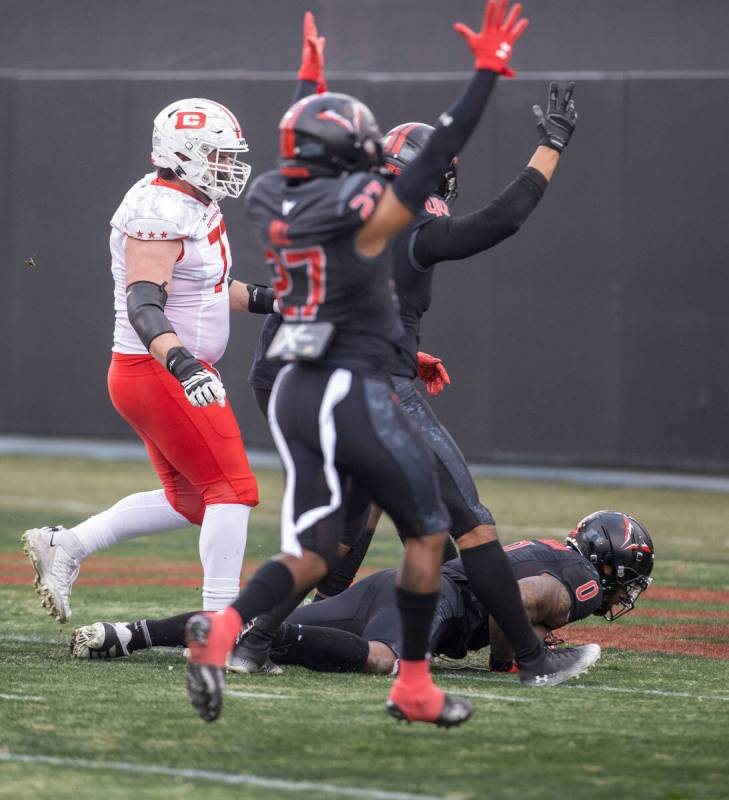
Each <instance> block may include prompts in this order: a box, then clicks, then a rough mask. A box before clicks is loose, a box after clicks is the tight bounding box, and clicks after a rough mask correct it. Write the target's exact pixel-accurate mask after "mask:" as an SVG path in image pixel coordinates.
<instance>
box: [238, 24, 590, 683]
mask: <svg viewBox="0 0 729 800" xmlns="http://www.w3.org/2000/svg"><path fill="white" fill-rule="evenodd" d="M312 24H313V23H312ZM310 35H311V36H312V38H313V41H314V42H319V43H320V44H321V40H320V39H319V37H318V35H317V33H316V30H315V29H313V30H312V31H311V34H310ZM321 49H322V48H321V47H320V48H319V49H318V50H317V49H315V48H314V47H312V48H311V57H310V59H309V61H310V62H314V65H315V67H318V70H317V69H316V68H314V69H312V71H311V72H307V73H306V74H308V75H309V76H310V77H311V80H312V84H311V85H312V89H311V90H312V91H313V90H314V88H315V87H316V86H317V85H318V84H321V83H323V82H324V76H323V68H322V61H321ZM304 52H305V54H306V49H305V51H304ZM317 54H318V55H319V56H320V58H319V60H318V61H317V59H316V56H317ZM303 67H304V64H303V63H302V69H303ZM572 91H573V84H570V86H569V87H568V88H567V90H566V92H565V93H564V96H563V97H562V98H560V96H559V90H558V87H557V85H556V84H552V85H551V86H550V95H549V105H548V108H547V113H546V115H545V114H544V113H543V112H542V111H541V110H540V109H539V108H538V107H536V113H537V119H538V130H539V144H538V146H537V148H536V150H535V152H534V154H533V155H532V157H531V159H530V161H529V164H528V165H527V166H526V168H525V169H524V170H523V171H522V173H521V174H520V175H518V176H517V177H516V179H515V180H514V181H512V182H511V183H510V184H509V185H508V186H507V187H506V188H505V189H504V190H503V191H502V192H501V193H500V194H499V196H498V197H497V198H496V199H495V200H493V201H492V202H490V203H489V204H488V205H486V206H484V207H483V208H482V209H480V210H478V211H474V212H472V213H470V214H466V215H463V216H458V217H452V216H451V211H450V204H451V203H452V202H453V200H454V199H455V196H456V194H457V174H456V173H457V164H456V160H455V159H454V160H452V161H451V162H449V163H448V164H447V165H446V167H445V169H444V170H443V172H442V173H441V175H439V180H438V183H437V184H436V185H435V186H434V187H433V190H434V191H433V192H432V193H431V194H430V195H429V196H428V197H427V198H426V200H425V202H424V204H423V205H422V206H421V207H420V208H419V209H418V214H417V215H416V217H415V219H413V220H412V222H411V223H410V224H409V225H408V226H406V227H405V229H404V230H402V231H401V232H400V233H399V234H398V235H397V237H396V238H395V240H394V243H393V274H394V280H395V288H396V291H397V294H398V299H399V316H400V321H401V323H402V325H403V328H404V331H405V336H404V337H403V339H402V340H401V341H400V342H399V348H398V352H397V355H396V357H395V358H394V359H393V361H392V367H391V380H392V383H393V385H394V388H395V391H396V393H397V396H398V399H399V406H400V408H401V409H402V410H403V411H405V413H406V414H407V415H408V417H409V418H410V420H411V421H412V422H413V423H414V424H415V426H416V428H417V430H418V432H419V433H420V434H421V436H422V439H423V441H424V442H425V444H426V446H427V447H428V449H429V450H430V451H431V453H432V454H433V456H434V458H435V464H436V476H437V480H438V485H439V489H440V493H441V496H442V498H443V502H444V504H445V506H446V508H447V510H448V513H449V514H450V517H451V524H450V526H449V533H450V534H451V536H452V537H453V538H454V539H455V540H456V541H457V544H458V548H459V551H460V555H461V558H462V560H463V564H464V569H465V571H466V574H467V576H468V578H469V581H470V584H471V589H472V591H473V592H474V594H475V595H476V597H477V598H478V600H479V601H480V602H481V604H482V605H483V606H484V608H487V609H488V610H489V613H490V614H491V616H493V617H494V618H495V619H497V620H498V622H499V625H500V626H501V628H502V629H503V630H504V631H505V633H506V635H507V636H508V638H509V641H510V642H511V643H512V646H513V647H514V649H515V651H516V653H517V660H518V661H520V662H521V663H523V664H526V663H528V662H530V661H533V660H534V659H535V658H536V656H537V655H538V654H539V652H540V648H541V649H543V647H542V645H541V643H540V641H539V640H538V639H537V637H535V636H534V634H533V632H532V629H531V626H530V625H529V621H528V619H527V617H526V614H525V613H524V610H523V609H522V607H521V602H520V598H519V592H518V589H517V586H516V582H515V581H514V579H513V576H512V575H511V573H510V572H509V570H508V568H507V565H506V559H505V556H504V553H503V551H502V549H501V545H500V544H499V541H498V537H497V532H496V524H495V520H494V518H493V516H492V514H491V512H490V511H489V510H488V508H486V507H485V506H484V505H483V504H482V503H481V501H480V499H479V496H478V491H477V489H476V485H475V483H474V481H473V479H472V477H471V475H470V473H469V470H468V467H467V465H466V462H465V459H464V458H463V455H462V453H461V451H460V449H459V448H458V446H457V445H456V443H455V442H454V440H453V438H452V437H451V436H450V434H449V433H448V431H447V430H446V429H445V427H444V426H443V425H442V423H441V422H440V421H439V420H438V418H437V417H436V415H435V414H434V412H433V410H432V408H431V407H430V406H429V405H428V403H427V402H426V401H425V400H424V399H423V397H422V396H421V394H420V392H419V391H418V389H417V387H416V385H415V378H416V377H417V375H418V374H420V375H421V377H424V378H426V379H430V388H431V390H432V389H433V387H434V386H438V384H439V381H441V380H442V377H441V376H442V375H443V374H444V371H443V369H442V365H440V364H439V363H437V360H435V359H432V358H431V359H429V361H430V363H424V362H427V360H428V358H427V357H426V356H424V354H422V353H421V354H419V353H418V347H419V343H420V329H421V324H422V319H423V317H424V315H425V314H426V312H427V310H428V309H429V307H430V305H431V300H435V301H437V300H438V297H437V296H436V297H435V298H433V291H432V282H433V276H434V273H435V268H436V266H437V265H438V264H439V263H440V262H441V261H448V260H450V261H453V260H460V259H464V258H467V257H469V256H472V255H474V254H476V253H480V252H482V251H484V250H487V249H489V248H491V247H494V246H495V245H497V244H499V243H500V242H502V241H503V240H504V239H506V238H507V237H509V236H511V235H513V234H514V233H516V232H517V231H518V230H519V228H520V227H521V225H522V224H523V223H524V222H525V220H526V219H527V218H528V217H529V215H530V214H531V213H532V212H533V211H534V209H535V208H536V206H537V204H538V203H539V201H540V199H541V197H542V195H543V193H544V191H545V190H546V187H547V185H548V182H549V180H550V179H551V177H552V175H553V173H554V170H555V169H556V166H557V163H558V161H559V159H560V154H561V152H562V151H563V150H564V148H565V147H566V146H567V145H568V143H569V141H570V137H571V135H572V132H573V130H574V127H575V122H576V119H577V114H576V111H575V105H574V101H573V100H572ZM432 133H433V128H432V127H431V126H429V125H425V124H422V123H405V124H402V125H399V126H397V127H395V128H393V129H392V130H391V131H390V132H389V133H388V134H387V135H386V136H385V137H384V139H383V148H384V160H385V166H386V169H387V171H388V172H389V173H390V174H392V175H396V176H399V175H401V174H402V172H403V170H404V169H406V168H407V166H408V165H409V164H411V163H412V162H413V161H414V160H415V158H416V157H417V156H418V155H419V154H421V153H422V152H423V150H424V148H425V147H426V145H427V142H428V140H429V138H430V137H431V135H432ZM458 288H459V287H458V284H457V283H454V282H451V283H450V284H449V285H448V289H447V296H448V299H449V302H450V303H451V305H452V304H453V302H454V297H455V298H457V294H458ZM455 302H456V304H457V299H456V301H455ZM280 325H281V318H280V317H278V316H272V317H269V318H268V319H267V320H266V322H265V323H264V326H263V329H262V332H261V337H260V339H259V343H258V347H257V350H256V357H255V361H254V364H253V367H252V369H251V373H250V375H249V380H250V382H251V385H252V387H253V389H254V392H255V395H256V398H257V400H258V402H259V405H260V406H261V408H262V409H263V408H266V407H267V404H268V398H269V395H270V392H271V388H272V386H273V382H274V380H275V378H276V375H277V374H278V372H279V370H280V369H281V366H282V365H281V363H280V361H279V362H275V361H272V360H271V359H268V358H266V352H267V351H268V348H269V345H270V342H271V340H272V338H273V336H274V334H275V333H276V331H277V330H278V328H279V326H280ZM348 499H349V503H350V506H349V509H348V521H347V525H346V526H345V528H344V531H343V535H342V537H341V539H340V548H341V550H342V551H343V552H345V553H346V551H349V552H348V553H346V555H345V556H344V558H343V559H342V560H341V561H340V562H339V563H337V564H335V565H333V567H332V569H330V571H329V573H328V575H327V577H326V578H325V579H324V581H323V582H321V583H320V584H319V587H318V588H319V591H320V593H321V594H322V595H325V596H332V595H334V594H336V593H337V592H339V591H342V590H343V589H344V588H346V587H347V586H348V585H349V584H350V583H351V582H352V579H353V578H354V575H355V573H356V571H357V568H358V567H359V565H360V563H361V562H362V560H363V558H364V556H365V553H366V551H367V548H368V546H369V543H370V540H371V538H372V534H373V532H374V527H375V524H376V523H375V520H376V519H377V517H376V516H374V515H373V516H372V517H370V520H371V521H370V524H368V517H369V514H368V507H370V505H371V504H370V501H371V497H370V496H369V495H368V493H367V492H366V491H363V489H362V487H354V489H353V491H352V492H350V493H349V494H348ZM448 546H449V547H450V552H449V554H448V557H450V558H452V557H455V556H456V555H457V552H456V550H455V548H454V547H453V545H452V544H451V543H450V540H448ZM290 611H291V608H287V607H285V605H284V606H281V607H279V608H278V609H276V610H275V612H273V613H271V614H268V615H264V616H263V617H261V618H259V620H258V623H257V625H256V627H255V629H254V630H253V631H252V632H251V634H250V635H249V636H247V637H245V639H243V640H242V641H241V642H240V643H239V644H238V646H237V647H236V649H235V652H234V654H233V656H232V659H231V663H232V664H233V665H234V666H235V667H236V668H237V669H240V670H241V671H249V672H258V671H272V670H273V669H275V668H274V667H272V665H271V661H270V658H269V655H270V648H271V644H272V641H273V636H274V634H275V632H276V630H277V628H278V625H279V624H280V623H281V622H282V621H283V619H285V617H286V616H287V615H288V613H289V612H290ZM568 672H569V671H567V670H565V671H562V678H563V679H564V678H566V677H569V674H568ZM527 673H528V670H525V671H524V673H523V677H524V678H525V679H526V680H529V677H528V674H527ZM552 682H556V681H552Z"/></svg>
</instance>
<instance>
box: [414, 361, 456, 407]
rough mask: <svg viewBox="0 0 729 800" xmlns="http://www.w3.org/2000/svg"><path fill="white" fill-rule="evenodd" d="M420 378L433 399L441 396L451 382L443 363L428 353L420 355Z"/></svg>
mask: <svg viewBox="0 0 729 800" xmlns="http://www.w3.org/2000/svg"><path fill="white" fill-rule="evenodd" d="M418 377H419V378H420V380H421V381H423V382H424V383H425V388H426V389H427V390H428V394H429V395H430V396H431V397H435V396H436V395H437V394H440V393H441V392H442V391H443V389H445V387H446V386H447V385H449V384H450V382H451V379H450V377H449V376H448V372H447V371H446V368H445V367H444V366H443V362H442V361H441V360H440V359H439V358H436V356H430V355H428V354H427V353H418Z"/></svg>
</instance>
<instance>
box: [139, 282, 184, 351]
mask: <svg viewBox="0 0 729 800" xmlns="http://www.w3.org/2000/svg"><path fill="white" fill-rule="evenodd" d="M165 286H167V282H166V281H165V283H163V284H162V285H160V284H158V283H152V281H135V282H134V283H130V284H129V286H127V315H128V316H129V322H131V323H132V327H133V328H134V330H135V331H136V332H137V336H139V338H140V339H141V340H142V343H143V344H144V346H145V347H146V348H147V350H149V346H150V344H151V343H152V340H153V339H156V338H157V337H158V336H161V335H162V334H163V333H174V332H175V329H174V328H173V327H172V325H171V324H170V321H169V320H168V319H167V317H166V316H165V303H166V302H167V292H166V291H165Z"/></svg>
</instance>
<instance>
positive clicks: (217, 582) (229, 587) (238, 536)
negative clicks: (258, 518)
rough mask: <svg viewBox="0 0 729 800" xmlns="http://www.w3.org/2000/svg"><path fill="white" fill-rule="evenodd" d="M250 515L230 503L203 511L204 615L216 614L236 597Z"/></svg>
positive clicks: (201, 554)
mask: <svg viewBox="0 0 729 800" xmlns="http://www.w3.org/2000/svg"><path fill="white" fill-rule="evenodd" d="M250 513H251V509H250V506H244V505H240V504H232V503H221V504H218V505H212V506H207V507H206V509H205V516H204V517H203V523H202V527H201V528H200V561H201V562H202V566H203V610H204V611H220V610H222V609H224V608H227V607H228V606H229V605H230V604H231V603H232V602H233V600H235V598H236V597H238V592H239V591H240V572H241V569H242V568H243V553H244V552H245V549H246V539H247V538H248V516H249V515H250Z"/></svg>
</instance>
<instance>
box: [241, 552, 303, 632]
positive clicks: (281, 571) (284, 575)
mask: <svg viewBox="0 0 729 800" xmlns="http://www.w3.org/2000/svg"><path fill="white" fill-rule="evenodd" d="M293 588H294V576H293V575H292V574H291V571H290V570H289V569H288V567H286V566H285V565H284V564H282V563H281V562H280V561H267V562H266V563H265V564H264V565H263V566H261V567H259V568H258V569H257V570H256V573H255V575H254V576H253V577H252V578H251V579H250V580H249V581H248V585H247V586H246V587H245V589H243V591H241V593H240V594H239V595H238V597H237V598H236V599H235V601H234V602H233V604H232V605H233V608H234V609H235V610H236V611H237V612H238V613H239V614H240V617H241V619H242V620H243V622H244V623H246V622H250V621H251V620H252V619H253V618H254V617H257V616H258V615H259V614H263V613H264V612H266V611H270V610H271V609H272V608H273V607H274V606H275V605H276V604H277V603H280V602H281V601H282V600H285V599H286V598H287V597H288V596H289V595H290V594H291V592H292V591H293Z"/></svg>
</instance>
